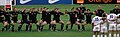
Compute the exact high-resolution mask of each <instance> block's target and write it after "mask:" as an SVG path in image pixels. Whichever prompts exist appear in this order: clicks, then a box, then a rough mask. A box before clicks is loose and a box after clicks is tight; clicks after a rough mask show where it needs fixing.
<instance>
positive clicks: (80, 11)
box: [77, 9, 86, 31]
mask: <svg viewBox="0 0 120 37" xmlns="http://www.w3.org/2000/svg"><path fill="white" fill-rule="evenodd" d="M77 12H78V13H77V21H79V23H82V31H85V27H84V25H85V24H86V22H85V20H84V13H82V10H79V11H78V9H77Z"/></svg>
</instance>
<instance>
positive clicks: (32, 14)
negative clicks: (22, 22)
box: [28, 8, 39, 31]
mask: <svg viewBox="0 0 120 37" xmlns="http://www.w3.org/2000/svg"><path fill="white" fill-rule="evenodd" d="M38 13H39V12H38V11H35V8H31V9H30V12H29V20H28V21H29V22H28V26H29V31H32V24H33V23H35V24H37V22H38V21H37V14H38Z"/></svg>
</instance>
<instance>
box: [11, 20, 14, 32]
mask: <svg viewBox="0 0 120 37" xmlns="http://www.w3.org/2000/svg"><path fill="white" fill-rule="evenodd" d="M11 26H12V32H14V21H11Z"/></svg>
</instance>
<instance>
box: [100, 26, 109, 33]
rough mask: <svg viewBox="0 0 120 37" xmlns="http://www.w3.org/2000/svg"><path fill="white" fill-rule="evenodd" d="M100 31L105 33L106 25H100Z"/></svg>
mask: <svg viewBox="0 0 120 37" xmlns="http://www.w3.org/2000/svg"><path fill="white" fill-rule="evenodd" d="M100 32H102V33H107V32H108V30H107V27H106V26H101V31H100Z"/></svg>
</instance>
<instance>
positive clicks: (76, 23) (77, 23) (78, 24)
mask: <svg viewBox="0 0 120 37" xmlns="http://www.w3.org/2000/svg"><path fill="white" fill-rule="evenodd" d="M75 25H77V26H78V31H80V23H79V22H78V21H76V22H75Z"/></svg>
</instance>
